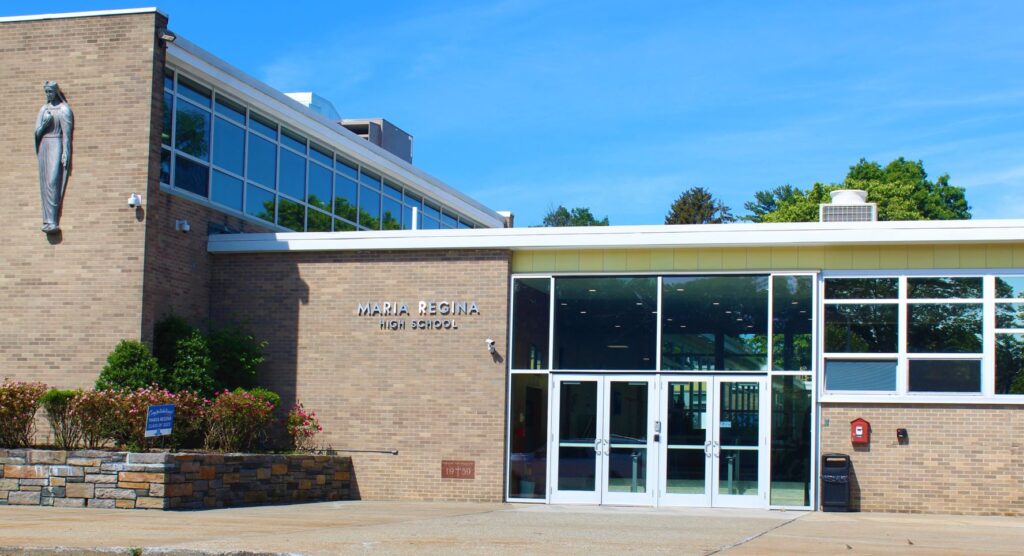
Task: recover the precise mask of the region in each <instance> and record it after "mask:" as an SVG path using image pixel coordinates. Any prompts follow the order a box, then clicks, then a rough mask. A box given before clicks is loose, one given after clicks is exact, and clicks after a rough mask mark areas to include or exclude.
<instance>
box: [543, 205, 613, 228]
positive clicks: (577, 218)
mask: <svg viewBox="0 0 1024 556" xmlns="http://www.w3.org/2000/svg"><path fill="white" fill-rule="evenodd" d="M543 225H544V226H546V227H565V226H607V225H608V217H607V216H605V217H604V218H602V219H601V220H598V219H597V218H596V217H594V215H593V214H592V213H591V212H590V209H589V208H587V207H576V208H574V209H572V210H569V209H567V208H565V207H564V206H562V205H558V208H553V209H551V210H549V211H548V213H547V214H546V215H545V216H544V222H543Z"/></svg>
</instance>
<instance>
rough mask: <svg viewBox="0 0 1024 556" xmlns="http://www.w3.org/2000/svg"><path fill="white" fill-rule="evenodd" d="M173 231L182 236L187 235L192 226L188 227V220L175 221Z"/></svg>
mask: <svg viewBox="0 0 1024 556" xmlns="http://www.w3.org/2000/svg"><path fill="white" fill-rule="evenodd" d="M174 229H175V230H177V231H179V232H181V233H183V234H187V233H188V232H189V230H191V229H192V226H189V224H188V220H175V221H174Z"/></svg>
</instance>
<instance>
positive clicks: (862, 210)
mask: <svg viewBox="0 0 1024 556" xmlns="http://www.w3.org/2000/svg"><path fill="white" fill-rule="evenodd" d="M830 195H831V196H832V202H831V203H822V204H820V205H818V220H819V221H820V222H875V221H876V220H878V205H877V204H875V203H869V202H867V199H868V192H867V191H864V190H862V189H839V190H836V191H833V192H832V193H831V194H830Z"/></svg>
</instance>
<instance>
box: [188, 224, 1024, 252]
mask: <svg viewBox="0 0 1024 556" xmlns="http://www.w3.org/2000/svg"><path fill="white" fill-rule="evenodd" d="M970 223H972V222H971V221H956V222H949V221H946V222H942V223H936V222H923V223H922V222H915V223H908V222H900V223H887V224H891V225H885V226H880V225H878V224H877V223H844V224H842V225H840V224H837V223H827V224H822V223H801V224H712V225H699V226H623V227H615V226H609V227H593V228H506V229H472V230H401V231H383V232H324V233H260V234H225V235H212V236H210V238H209V240H208V243H207V250H208V251H209V252H210V253H273V252H297V251H366V250H411V249H423V250H430V249H508V250H513V251H523V250H549V249H669V248H726V247H819V246H820V247H824V246H857V245H865V246H867V245H900V244H905V245H924V244H965V243H1021V244H1024V221H1022V220H1013V221H985V223H983V224H982V223H981V222H980V221H979V222H973V223H974V224H981V225H973V226H971V225H969V224H970Z"/></svg>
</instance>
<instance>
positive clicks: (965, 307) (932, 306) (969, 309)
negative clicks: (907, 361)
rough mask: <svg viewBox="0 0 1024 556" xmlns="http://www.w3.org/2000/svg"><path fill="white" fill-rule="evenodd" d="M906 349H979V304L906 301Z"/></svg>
mask: <svg viewBox="0 0 1024 556" xmlns="http://www.w3.org/2000/svg"><path fill="white" fill-rule="evenodd" d="M907 321H908V323H907V351H909V352H911V353H980V352H981V304H980V303H978V304H974V303H970V304H954V303H911V304H909V305H907Z"/></svg>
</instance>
